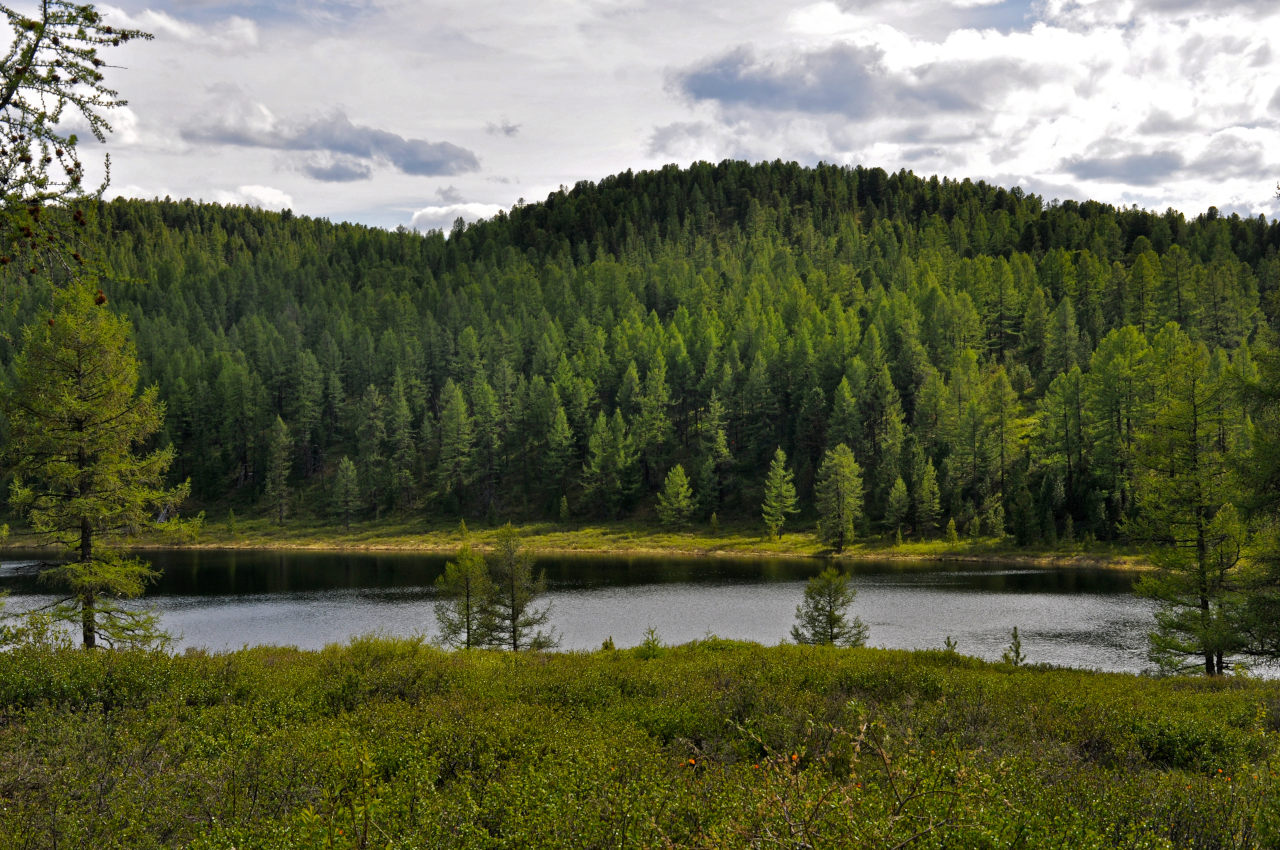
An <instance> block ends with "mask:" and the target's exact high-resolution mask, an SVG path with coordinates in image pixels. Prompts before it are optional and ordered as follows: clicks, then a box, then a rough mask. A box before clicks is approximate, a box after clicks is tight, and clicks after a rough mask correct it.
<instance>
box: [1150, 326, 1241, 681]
mask: <svg viewBox="0 0 1280 850" xmlns="http://www.w3.org/2000/svg"><path fill="white" fill-rule="evenodd" d="M1152 360H1153V367H1154V372H1155V374H1157V375H1158V376H1159V378H1158V380H1157V382H1156V383H1157V390H1156V402H1155V404H1154V405H1153V413H1152V416H1151V422H1150V427H1149V430H1148V431H1147V432H1146V433H1144V434H1142V435H1140V439H1139V441H1138V447H1137V461H1138V464H1139V467H1140V470H1139V473H1138V475H1137V478H1136V481H1135V491H1136V492H1135V496H1136V501H1137V505H1138V511H1137V513H1136V515H1135V517H1134V518H1132V519H1130V520H1128V521H1127V522H1126V524H1125V528H1126V531H1127V532H1128V534H1129V536H1130V538H1131V539H1132V540H1134V541H1135V542H1139V543H1141V544H1143V545H1146V546H1147V547H1149V548H1150V551H1151V560H1152V562H1153V564H1154V565H1155V567H1156V571H1155V572H1154V573H1153V574H1152V575H1149V576H1146V577H1144V578H1143V579H1142V580H1141V581H1140V582H1139V584H1138V588H1137V590H1138V592H1139V593H1141V594H1143V595H1145V596H1149V597H1151V598H1153V599H1155V600H1157V601H1158V602H1159V603H1160V605H1161V607H1160V610H1159V611H1158V612H1157V614H1156V629H1155V631H1153V632H1152V633H1151V650H1150V656H1151V658H1152V660H1153V661H1155V662H1156V663H1157V664H1159V665H1160V666H1161V667H1162V668H1163V669H1167V670H1171V671H1186V670H1194V669H1197V668H1198V669H1200V670H1202V671H1203V672H1204V673H1205V674H1206V675H1209V676H1220V675H1222V674H1223V673H1224V672H1226V670H1227V666H1228V664H1229V657H1230V655H1231V654H1232V653H1233V652H1234V651H1236V650H1237V649H1238V648H1239V646H1240V643H1241V639H1240V637H1239V635H1238V633H1237V631H1236V628H1235V626H1234V623H1233V620H1234V618H1235V617H1236V614H1237V611H1238V606H1239V603H1240V596H1239V589H1240V586H1239V574H1240V570H1239V569H1238V567H1239V566H1240V564H1241V556H1242V554H1243V548H1244V544H1245V529H1244V526H1243V524H1242V522H1241V521H1240V519H1239V517H1238V515H1237V513H1236V511H1235V509H1234V507H1233V506H1232V505H1231V504H1230V501H1229V499H1230V489H1229V488H1230V483H1231V482H1230V479H1229V472H1230V470H1229V465H1228V460H1227V455H1226V451H1225V448H1226V447H1224V446H1223V445H1222V444H1221V442H1220V439H1219V436H1220V433H1221V430H1222V423H1221V421H1220V420H1219V416H1218V413H1217V412H1218V411H1219V410H1221V406H1220V405H1218V404H1217V397H1218V395H1219V394H1220V393H1222V392H1224V389H1225V388H1224V386H1223V383H1222V381H1221V380H1219V379H1217V378H1215V377H1214V376H1213V375H1211V374H1210V370H1209V354H1208V352H1207V350H1206V349H1205V347H1204V345H1203V344H1201V343H1196V342H1194V341H1192V340H1191V339H1190V338H1189V337H1188V336H1187V335H1186V334H1185V333H1184V332H1183V331H1182V330H1181V329H1180V328H1178V327H1177V326H1176V325H1173V324H1169V325H1167V326H1165V328H1163V329H1162V330H1161V331H1160V332H1159V333H1158V334H1157V335H1156V337H1155V340H1154V341H1153V345H1152Z"/></svg>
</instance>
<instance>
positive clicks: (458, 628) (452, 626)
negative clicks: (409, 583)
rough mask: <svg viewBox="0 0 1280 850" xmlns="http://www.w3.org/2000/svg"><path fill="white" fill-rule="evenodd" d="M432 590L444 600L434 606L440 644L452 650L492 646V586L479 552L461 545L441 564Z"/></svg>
mask: <svg viewBox="0 0 1280 850" xmlns="http://www.w3.org/2000/svg"><path fill="white" fill-rule="evenodd" d="M436 588H437V589H438V590H439V591H440V593H441V595H442V596H444V597H445V598H444V599H442V600H440V601H439V602H437V603H436V605H435V610H436V620H437V621H438V622H439V624H440V642H441V643H443V644H445V645H446V646H451V647H453V648H454V649H476V648H479V647H482V646H488V645H490V644H492V643H493V641H494V639H495V637H496V634H495V629H496V627H497V623H496V622H495V620H494V613H495V612H494V599H493V596H494V586H493V581H492V580H491V579H490V578H489V568H488V566H487V565H486V564H485V561H484V558H483V557H482V556H481V555H480V553H478V552H476V551H475V550H473V549H472V548H471V544H469V543H464V544H463V545H462V549H460V550H459V551H458V556H457V557H456V558H455V559H454V560H452V561H449V562H448V563H447V564H445V567H444V574H443V575H441V576H440V577H439V578H438V579H436Z"/></svg>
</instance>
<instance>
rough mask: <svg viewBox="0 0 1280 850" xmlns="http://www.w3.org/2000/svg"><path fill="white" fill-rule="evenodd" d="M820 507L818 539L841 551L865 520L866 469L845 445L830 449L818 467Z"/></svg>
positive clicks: (815, 495)
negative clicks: (863, 480) (864, 490)
mask: <svg viewBox="0 0 1280 850" xmlns="http://www.w3.org/2000/svg"><path fill="white" fill-rule="evenodd" d="M814 497H815V501H816V502H817V507H818V537H819V538H820V539H821V540H822V542H824V543H828V544H830V545H831V546H833V547H834V548H835V550H836V551H837V552H843V551H844V547H845V545H846V544H847V543H849V542H850V541H852V540H853V536H854V527H855V526H856V525H857V523H858V520H859V519H861V517H862V469H861V467H859V466H858V462H857V461H855V460H854V459H853V451H852V450H851V449H850V448H849V447H848V446H846V445H845V444H844V443H841V444H839V445H838V446H836V447H835V448H834V449H829V450H828V451H827V452H826V453H825V454H824V455H823V457H822V464H821V466H819V467H818V479H817V483H816V486H815V487H814Z"/></svg>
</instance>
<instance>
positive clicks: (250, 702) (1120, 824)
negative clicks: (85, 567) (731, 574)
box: [0, 638, 1280, 850]
mask: <svg viewBox="0 0 1280 850" xmlns="http://www.w3.org/2000/svg"><path fill="white" fill-rule="evenodd" d="M1278 736H1280V684H1276V683H1271V682H1258V681H1247V680H1230V681H1221V682H1210V681H1202V680H1154V679H1148V678H1141V677H1135V676H1126V675H1118V674H1098V673H1086V672H1080V671H1067V670H1047V669H1028V668H1013V667H1010V666H1007V665H1000V664H984V663H982V662H979V661H976V660H974V659H971V658H966V657H964V656H960V655H955V654H952V653H946V652H915V653H910V652H900V651H887V650H836V649H831V648H821V647H818V648H815V647H798V646H782V647H773V648H764V647H760V646H756V645H752V644H743V643H737V642H730V641H723V640H718V639H714V638H709V639H707V640H703V641H698V642H695V643H693V644H689V645H686V646H682V647H661V648H659V649H657V650H656V651H650V652H644V653H642V652H641V651H640V650H638V649H637V650H622V651H599V652H595V653H561V654H547V655H535V654H529V655H519V656H515V655H510V654H502V653H497V652H471V653H447V652H443V651H440V650H437V649H435V648H432V647H430V646H425V645H422V644H419V643H415V642H412V641H400V640H386V639H379V638H366V639H361V640H357V641H355V642H353V643H352V644H351V645H349V646H343V647H330V648H329V649H326V650H324V651H322V652H301V651H297V650H290V649H277V648H258V649H251V650H244V651H241V652H236V653H231V654H226V655H223V654H204V653H188V654H186V655H181V656H176V657H175V656H166V655H163V654H146V653H113V652H101V651H100V652H95V653H86V652H82V651H73V650H53V649H42V648H33V647H25V648H18V649H15V650H12V651H10V652H6V653H3V654H0V848H8V847H15V848H16V847H52V846H58V847H94V848H126V847H127V848H151V847H178V846H190V847H195V848H206V850H211V848H218V850H230V848H232V847H235V848H248V847H253V848H286V847H342V848H357V847H390V848H409V847H445V846H448V847H615V846H632V847H664V846H665V847H673V846H674V847H757V846H774V845H778V846H787V847H799V846H814V847H872V848H889V847H899V846H902V847H927V848H943V847H947V848H986V847H991V848H994V847H1010V848H1011V847H1073V848H1090V847H1097V848H1101V847H1133V848H1152V847H1204V848H1216V847H1221V848H1228V847H1230V848H1248V847H1274V846H1276V845H1277V842H1280V794H1278V793H1277V792H1278V790H1280V789H1278V788H1277V785H1276V779H1275V776H1274V775H1273V773H1272V769H1273V763H1274V761H1275V759H1276V757H1277V755H1278V753H1277V740H1280V737H1278Z"/></svg>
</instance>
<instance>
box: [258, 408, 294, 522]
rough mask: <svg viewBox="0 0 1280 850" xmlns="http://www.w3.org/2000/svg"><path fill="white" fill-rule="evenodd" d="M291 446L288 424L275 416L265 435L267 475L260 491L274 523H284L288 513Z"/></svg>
mask: <svg viewBox="0 0 1280 850" xmlns="http://www.w3.org/2000/svg"><path fill="white" fill-rule="evenodd" d="M292 448H293V440H292V438H291V437H290V436H289V426H288V425H286V424H284V420H283V419H281V418H280V417H279V416H277V417H276V421H275V424H274V425H272V426H271V433H270V434H269V435H268V436H267V475H266V486H265V487H264V488H263V493H262V500H263V502H264V503H265V504H266V506H267V510H268V512H269V513H270V514H271V515H272V516H273V517H274V518H275V521H276V525H284V519H285V517H286V516H287V515H288V513H289V466H290V464H289V460H290V456H291V453H292Z"/></svg>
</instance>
